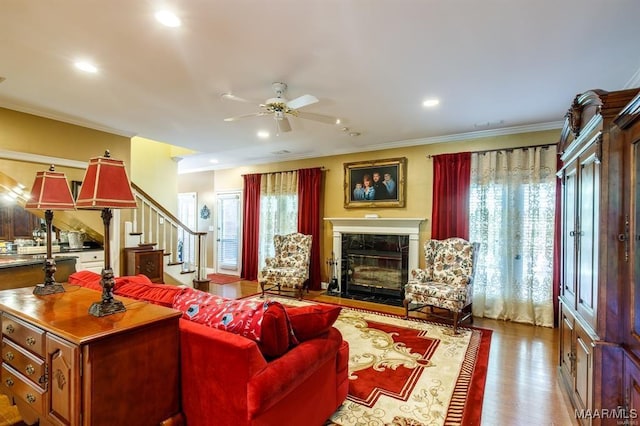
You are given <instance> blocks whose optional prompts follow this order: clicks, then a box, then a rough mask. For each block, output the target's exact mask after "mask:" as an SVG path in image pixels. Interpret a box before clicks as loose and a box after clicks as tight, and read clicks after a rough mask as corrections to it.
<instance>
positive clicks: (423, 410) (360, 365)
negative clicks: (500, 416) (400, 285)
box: [268, 296, 492, 426]
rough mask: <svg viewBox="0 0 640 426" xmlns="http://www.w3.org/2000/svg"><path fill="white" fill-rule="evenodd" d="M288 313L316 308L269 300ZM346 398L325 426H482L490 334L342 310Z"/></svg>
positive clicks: (339, 326) (300, 302)
mask: <svg viewBox="0 0 640 426" xmlns="http://www.w3.org/2000/svg"><path fill="white" fill-rule="evenodd" d="M268 298H269V299H270V300H274V301H277V302H280V303H282V304H283V305H285V306H302V305H307V304H312V303H318V302H312V301H306V300H297V299H293V298H291V299H290V298H286V297H276V296H268ZM334 327H336V328H337V329H338V330H340V332H341V333H342V336H343V338H344V339H345V340H346V341H347V342H349V394H348V396H347V400H346V401H345V402H344V403H343V404H342V406H341V407H340V408H339V409H338V410H337V411H336V412H335V413H334V414H333V416H332V417H331V419H330V420H328V421H327V423H326V424H325V425H339V426H352V425H370V426H377V425H394V426H396V425H397V426H404V425H407V426H422V425H477V424H480V418H481V415H482V400H483V394H484V386H485V381H486V372H487V365H488V359H489V348H490V344H491V333H492V331H491V330H486V329H481V328H476V327H464V326H462V327H458V334H456V335H454V334H453V328H452V327H451V326H449V325H446V324H439V323H434V322H429V321H426V320H422V319H414V318H410V319H409V320H405V319H404V318H403V317H401V316H398V315H393V314H386V313H380V312H375V311H370V310H365V309H359V308H351V307H344V306H343V307H342V311H341V313H340V316H339V317H338V319H337V320H336V322H335V324H334Z"/></svg>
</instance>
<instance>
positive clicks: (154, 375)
mask: <svg viewBox="0 0 640 426" xmlns="http://www.w3.org/2000/svg"><path fill="white" fill-rule="evenodd" d="M65 288H66V292H65V293H59V294H53V295H48V296H36V295H33V294H32V291H33V288H32V287H27V288H21V289H13V290H3V291H0V315H1V318H2V369H1V375H2V378H1V383H0V392H3V393H6V394H9V395H11V396H13V397H14V399H15V401H16V405H18V407H19V408H20V412H21V414H22V416H23V418H24V419H25V420H27V422H29V423H30V422H35V421H39V424H40V425H48V424H52V425H129V424H135V425H158V424H160V423H161V422H163V421H167V420H169V419H175V418H180V400H179V334H178V333H179V331H178V319H179V317H180V315H181V313H180V312H179V311H177V310H174V309H170V308H165V307H162V306H157V305H153V304H150V303H147V302H142V301H137V300H134V299H129V298H125V297H117V298H118V300H121V301H122V302H123V303H124V304H125V306H126V307H127V311H126V312H123V313H119V314H114V315H109V316H105V317H100V318H97V317H93V316H91V315H89V314H88V310H89V306H90V305H91V304H92V303H93V302H96V301H99V300H100V297H101V295H100V293H99V292H96V291H93V290H89V289H85V288H82V287H75V286H71V285H65ZM25 360H26V361H25ZM169 422H170V421H169Z"/></svg>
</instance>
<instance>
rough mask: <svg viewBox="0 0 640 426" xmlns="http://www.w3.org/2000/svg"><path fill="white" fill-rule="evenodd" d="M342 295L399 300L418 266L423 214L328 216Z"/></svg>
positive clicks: (368, 298)
mask: <svg viewBox="0 0 640 426" xmlns="http://www.w3.org/2000/svg"><path fill="white" fill-rule="evenodd" d="M325 220H327V221H330V222H331V223H332V225H333V256H334V258H335V259H336V261H337V268H336V269H337V277H336V278H337V279H338V289H337V290H336V292H337V293H339V294H340V295H341V296H342V297H352V298H358V299H366V300H373V301H379V302H382V303H390V304H399V303H400V302H401V301H402V299H403V298H404V285H405V284H406V282H407V279H408V274H409V271H410V270H411V269H413V268H417V267H418V259H419V247H418V245H419V231H420V223H421V222H422V221H424V219H421V218H416V219H414V218H412V219H404V218H377V217H376V218H370V217H367V218H325Z"/></svg>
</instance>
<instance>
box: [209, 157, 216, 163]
mask: <svg viewBox="0 0 640 426" xmlns="http://www.w3.org/2000/svg"><path fill="white" fill-rule="evenodd" d="M209 162H210V163H211V164H218V160H216V159H215V158H212V159H211V160H209Z"/></svg>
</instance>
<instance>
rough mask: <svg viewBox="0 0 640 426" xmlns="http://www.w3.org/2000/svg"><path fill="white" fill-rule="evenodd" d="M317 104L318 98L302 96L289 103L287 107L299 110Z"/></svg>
mask: <svg viewBox="0 0 640 426" xmlns="http://www.w3.org/2000/svg"><path fill="white" fill-rule="evenodd" d="M316 102H318V98H316V97H315V96H313V95H302V96H300V97H297V98H295V99H292V100H290V101H289V102H287V106H288V107H289V108H291V109H298V108H303V107H306V106H307V105H311V104H315V103H316Z"/></svg>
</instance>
